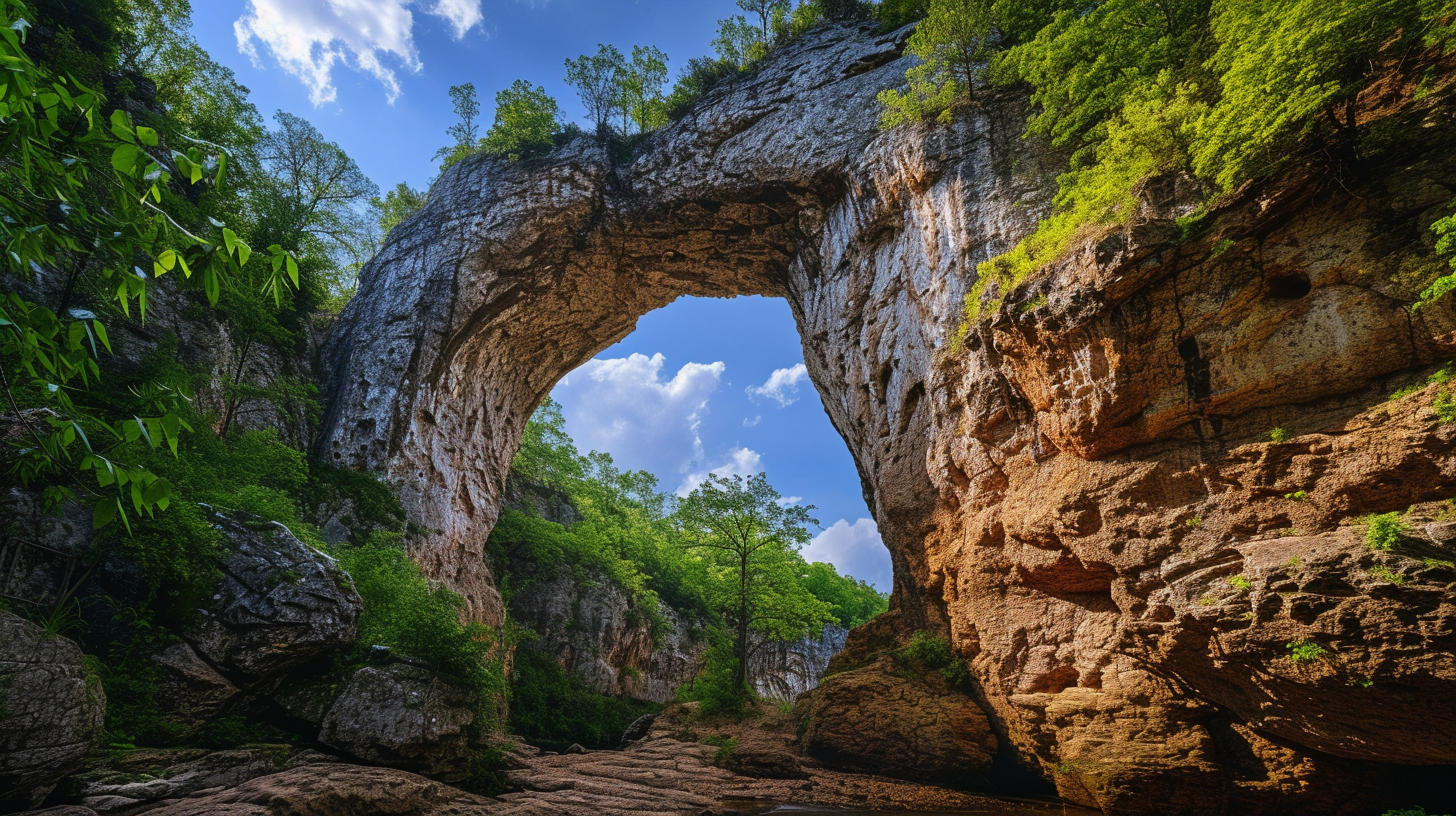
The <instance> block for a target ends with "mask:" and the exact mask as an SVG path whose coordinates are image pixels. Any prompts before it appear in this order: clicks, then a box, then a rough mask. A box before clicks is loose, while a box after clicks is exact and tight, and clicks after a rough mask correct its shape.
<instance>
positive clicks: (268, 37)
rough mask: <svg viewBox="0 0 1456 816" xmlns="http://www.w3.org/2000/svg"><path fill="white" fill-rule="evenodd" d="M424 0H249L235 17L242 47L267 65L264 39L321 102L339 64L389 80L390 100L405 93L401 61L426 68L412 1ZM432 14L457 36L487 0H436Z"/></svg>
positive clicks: (477, 18)
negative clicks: (262, 51)
mask: <svg viewBox="0 0 1456 816" xmlns="http://www.w3.org/2000/svg"><path fill="white" fill-rule="evenodd" d="M417 4H418V0H248V5H247V9H246V10H245V11H244V13H243V16H242V17H240V18H238V20H237V22H235V23H233V33H234V34H235V35H236V36H237V38H238V50H239V51H242V52H243V53H244V54H247V55H248V56H249V57H250V58H251V59H252V60H253V63H254V64H255V65H261V64H262V60H261V58H260V56H259V54H258V45H259V44H262V46H263V47H264V48H265V49H266V50H267V51H268V53H270V54H272V55H273V58H274V59H276V60H278V63H279V65H281V66H282V67H283V70H285V71H287V72H288V73H290V74H293V75H294V76H296V77H298V78H299V79H300V80H302V81H303V84H304V85H305V86H307V87H308V97H309V100H310V101H312V102H313V104H314V105H322V104H324V103H326V102H332V101H334V99H335V98H336V97H337V96H338V89H337V88H335V87H334V81H333V71H334V66H335V65H346V66H350V67H353V68H356V69H357V70H360V71H364V72H365V73H368V74H370V75H371V76H373V77H374V78H375V79H378V80H379V81H380V82H381V83H382V84H383V85H384V90H385V94H386V96H387V97H388V99H389V101H390V102H391V103H393V102H394V100H395V99H397V98H399V93H400V88H399V79H398V78H397V77H396V76H395V67H394V66H400V67H403V68H405V69H408V70H410V71H418V70H420V68H421V63H420V58H419V52H418V51H417V50H416V48H415V41H414V15H413V14H412V13H411V12H410V9H409V7H410V6H411V5H417ZM424 11H425V13H427V14H432V15H435V16H437V17H442V18H444V19H445V20H446V21H447V22H449V24H450V26H451V28H452V29H453V30H454V33H455V38H456V39H460V38H461V37H464V36H465V34H466V32H468V31H469V30H470V29H472V28H474V27H475V26H477V25H479V24H480V23H481V21H482V19H483V16H482V14H481V11H480V0H435V2H434V3H433V4H431V5H429V6H427V7H425V9H424Z"/></svg>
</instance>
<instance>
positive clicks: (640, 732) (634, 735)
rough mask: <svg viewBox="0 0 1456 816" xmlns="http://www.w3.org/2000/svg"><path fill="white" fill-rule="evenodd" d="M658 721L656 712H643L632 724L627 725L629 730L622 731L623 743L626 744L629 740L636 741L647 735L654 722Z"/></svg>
mask: <svg viewBox="0 0 1456 816" xmlns="http://www.w3.org/2000/svg"><path fill="white" fill-rule="evenodd" d="M656 721H657V713H656V712H653V713H651V714H643V715H642V716H640V717H638V718H637V719H635V720H633V721H632V724H631V725H629V726H627V730H626V731H623V732H622V744H623V745H626V744H627V743H629V742H635V741H636V740H640V739H642V738H643V737H645V736H647V733H648V732H649V731H651V730H652V724H653V723H654V722H656Z"/></svg>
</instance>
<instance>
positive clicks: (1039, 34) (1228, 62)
mask: <svg viewBox="0 0 1456 816" xmlns="http://www.w3.org/2000/svg"><path fill="white" fill-rule="evenodd" d="M897 5H898V4H897ZM927 15H928V16H927V17H926V19H925V20H924V21H923V22H922V23H921V25H920V28H919V29H918V30H917V32H916V33H915V35H914V36H913V37H912V38H911V40H910V44H909V47H910V50H911V51H912V52H913V53H915V54H916V55H917V56H919V57H921V59H922V60H923V62H922V63H921V64H920V65H918V66H916V67H914V68H912V69H910V72H909V73H908V74H907V77H906V80H907V82H908V85H909V87H908V90H904V91H902V90H899V89H892V90H888V91H886V92H885V93H883V94H882V95H881V101H882V103H884V122H885V124H886V125H887V126H894V125H898V124H902V123H904V122H907V121H913V120H917V119H925V118H932V117H938V118H940V119H941V121H945V122H949V121H951V117H952V116H953V115H954V111H955V109H957V108H959V107H963V106H965V105H967V104H969V103H970V102H971V101H972V100H973V98H974V95H975V88H976V87H977V86H978V85H980V84H983V82H984V80H983V79H982V75H983V74H986V75H988V76H989V78H990V81H991V82H993V83H996V84H1002V85H1020V86H1023V87H1027V88H1029V89H1030V92H1031V101H1032V103H1033V106H1034V107H1033V110H1034V111H1035V112H1034V113H1033V115H1032V116H1031V117H1030V119H1029V121H1028V127H1027V135H1028V136H1033V137H1039V138H1044V139H1047V140H1048V141H1049V142H1050V143H1051V145H1052V146H1054V147H1056V148H1060V149H1062V150H1065V151H1067V154H1068V156H1069V160H1068V164H1067V167H1066V171H1065V172H1064V173H1063V174H1062V175H1061V176H1060V177H1059V179H1058V192H1057V195H1056V198H1055V202H1054V209H1053V211H1052V213H1051V214H1050V215H1048V216H1047V217H1046V218H1045V219H1043V220H1042V221H1041V223H1040V225H1039V226H1038V228H1037V229H1036V231H1035V232H1034V233H1033V234H1032V235H1030V236H1028V237H1026V238H1025V239H1024V240H1022V241H1021V242H1020V243H1018V244H1017V245H1016V246H1015V247H1013V248H1011V249H1010V250H1009V251H1007V252H1005V253H1003V254H1001V255H999V256H997V257H995V258H992V259H991V260H989V261H986V262H984V263H982V264H981V265H980V267H979V269H978V270H977V276H978V278H977V281H976V284H975V286H974V288H973V290H972V292H971V295H970V296H969V298H968V300H967V304H966V320H967V322H968V323H974V322H975V321H976V320H977V319H978V318H979V316H980V315H981V314H982V313H983V312H984V311H985V310H987V309H994V308H998V307H999V305H1000V303H1001V302H1002V300H1003V299H1004V298H1005V297H1006V295H1007V293H1008V292H1009V291H1010V289H1011V288H1012V287H1014V286H1016V285H1017V284H1018V283H1020V282H1021V281H1022V280H1024V279H1025V278H1026V277H1027V276H1028V275H1030V274H1032V273H1033V272H1035V271H1036V270H1037V269H1039V268H1041V267H1042V266H1044V265H1045V264H1047V263H1049V262H1051V261H1053V260H1055V259H1056V258H1059V257H1061V256H1062V255H1063V254H1064V253H1066V252H1067V250H1068V249H1070V248H1071V247H1072V245H1073V244H1074V243H1076V242H1077V241H1079V240H1082V239H1084V238H1088V237H1092V236H1096V235H1099V234H1102V233H1105V232H1107V231H1109V230H1111V229H1114V228H1117V227H1119V226H1126V225H1128V224H1130V223H1131V222H1132V220H1133V218H1134V217H1136V216H1137V215H1138V213H1139V211H1140V209H1141V206H1142V203H1143V200H1144V194H1143V188H1144V185H1145V184H1146V183H1147V182H1148V181H1149V180H1151V179H1153V178H1156V177H1159V176H1167V175H1181V176H1184V177H1186V178H1188V179H1191V180H1193V181H1194V182H1196V184H1197V186H1199V187H1201V189H1202V192H1203V196H1204V205H1205V210H1204V211H1206V207H1207V204H1208V203H1210V202H1212V201H1214V200H1216V199H1218V198H1219V197H1220V196H1225V195H1229V194H1232V193H1234V192H1236V191H1237V190H1239V189H1240V188H1241V186H1242V185H1243V184H1245V183H1246V182H1249V181H1252V180H1257V179H1261V178H1264V177H1267V176H1269V175H1270V174H1272V173H1274V172H1275V171H1277V170H1279V169H1281V168H1283V167H1285V166H1287V165H1289V164H1290V163H1291V162H1292V161H1294V160H1296V159H1297V158H1301V157H1308V158H1310V159H1311V160H1314V161H1334V162H1336V163H1338V162H1340V161H1345V160H1348V159H1350V158H1354V157H1356V156H1357V155H1358V152H1359V150H1360V149H1361V148H1360V145H1361V137H1362V135H1363V131H1362V127H1363V126H1362V125H1361V124H1360V123H1359V121H1358V120H1357V118H1356V98H1357V96H1358V95H1359V93H1360V92H1361V91H1362V90H1363V89H1365V88H1367V87H1369V86H1370V85H1371V84H1372V83H1374V82H1376V81H1378V80H1379V78H1380V77H1381V76H1383V75H1384V74H1386V73H1389V72H1391V71H1397V70H1399V66H1400V65H1401V64H1402V62H1403V61H1405V60H1410V59H1413V58H1415V57H1416V56H1417V55H1418V54H1420V53H1422V52H1425V51H1428V50H1431V51H1437V52H1439V51H1443V50H1444V51H1449V50H1450V49H1451V46H1452V43H1453V38H1452V21H1453V19H1456V15H1453V13H1452V9H1451V8H1450V6H1449V4H1447V3H1443V2H1440V1H1439V0H1421V1H1420V2H1408V0H1357V1H1355V2H1343V3H1331V2H1326V1H1325V0H1288V2H1280V3H1264V2H1259V1H1258V0H1107V2H1099V3H1091V4H1088V3H1081V2H1074V1H1073V0H934V1H933V2H931V3H930V4H929V7H928V8H927ZM992 44H994V47H991V45H992ZM1451 223H1452V222H1451V219H1449V218H1448V219H1444V220H1441V221H1437V222H1436V225H1435V226H1434V227H1433V229H1434V230H1435V231H1436V232H1437V235H1438V239H1439V241H1440V242H1442V243H1441V246H1440V247H1438V249H1444V251H1450V250H1451V247H1452V246H1456V244H1452V243H1451V240H1449V239H1451V237H1452V235H1456V232H1453V229H1456V228H1453V227H1452V226H1451ZM1453 280H1456V276H1449V275H1448V276H1447V277H1446V278H1442V279H1441V281H1438V282H1436V283H1433V284H1431V288H1430V289H1428V290H1427V292H1426V293H1425V294H1423V295H1422V301H1423V302H1424V301H1429V300H1431V299H1433V298H1435V297H1439V296H1440V294H1442V293H1443V292H1444V291H1446V290H1448V289H1450V288H1453V287H1456V283H1451V282H1450V281H1453Z"/></svg>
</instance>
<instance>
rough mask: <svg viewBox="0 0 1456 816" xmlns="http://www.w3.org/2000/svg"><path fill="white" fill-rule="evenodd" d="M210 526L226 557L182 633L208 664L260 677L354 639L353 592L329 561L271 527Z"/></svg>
mask: <svg viewBox="0 0 1456 816" xmlns="http://www.w3.org/2000/svg"><path fill="white" fill-rule="evenodd" d="M214 521H215V523H216V524H217V525H218V526H219V527H220V528H221V529H222V530H223V532H224V533H225V534H226V535H227V537H228V541H229V544H228V546H229V547H230V548H231V552H229V553H228V554H227V555H226V556H225V557H224V558H223V560H222V564H221V566H222V571H223V580H222V582H221V584H220V585H219V586H218V588H217V590H216V594H215V595H214V596H213V599H212V603H211V604H209V605H208V608H207V609H205V610H203V615H202V616H201V619H200V621H199V622H198V625H197V626H196V627H194V628H193V629H191V630H189V631H188V632H187V633H186V637H187V639H188V641H189V642H190V643H191V644H192V646H193V647H194V648H195V649H196V650H197V653H198V654H200V655H201V656H202V657H204V658H205V659H206V660H207V662H208V663H210V664H211V665H212V666H214V667H216V668H217V669H219V670H221V671H223V672H225V673H228V674H231V675H234V676H236V677H240V678H243V679H245V680H249V681H259V680H266V679H272V678H277V677H278V676H280V675H282V674H284V673H285V672H287V671H289V670H290V669H295V668H298V667H299V666H302V665H303V664H305V663H307V662H308V661H309V660H312V659H313V658H315V657H318V656H319V655H321V654H324V653H325V652H329V651H331V650H335V649H339V648H343V647H346V646H349V645H350V644H352V643H353V642H354V636H355V634H356V632H357V631H358V628H359V611H360V609H361V604H360V600H359V593H358V592H357V591H356V590H355V589H354V582H353V581H352V580H350V578H349V576H348V575H346V574H345V573H344V571H343V570H341V569H339V568H338V566H337V565H336V564H335V563H334V562H333V559H331V558H329V557H328V556H327V555H324V554H323V553H320V552H318V551H317V550H315V549H313V548H312V547H310V546H308V545H307V544H304V543H303V542H301V541H299V540H298V539H297V538H296V537H294V535H293V533H291V532H289V531H288V528H287V527H284V526H283V525H282V524H278V523H277V522H256V523H252V522H244V521H238V520H234V519H229V518H226V517H224V516H221V515H218V516H215V517H214Z"/></svg>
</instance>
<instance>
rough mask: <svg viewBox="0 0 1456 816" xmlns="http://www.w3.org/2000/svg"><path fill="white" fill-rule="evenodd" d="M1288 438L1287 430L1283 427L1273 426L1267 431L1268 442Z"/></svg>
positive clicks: (1281, 440)
mask: <svg viewBox="0 0 1456 816" xmlns="http://www.w3.org/2000/svg"><path fill="white" fill-rule="evenodd" d="M1288 439H1289V431H1286V430H1284V429H1283V428H1275V429H1274V430H1272V431H1270V432H1269V441H1270V442H1284V441H1286V440H1288Z"/></svg>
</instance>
